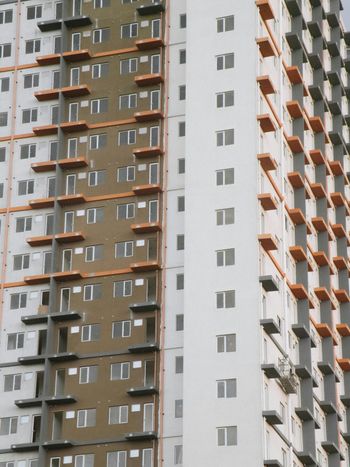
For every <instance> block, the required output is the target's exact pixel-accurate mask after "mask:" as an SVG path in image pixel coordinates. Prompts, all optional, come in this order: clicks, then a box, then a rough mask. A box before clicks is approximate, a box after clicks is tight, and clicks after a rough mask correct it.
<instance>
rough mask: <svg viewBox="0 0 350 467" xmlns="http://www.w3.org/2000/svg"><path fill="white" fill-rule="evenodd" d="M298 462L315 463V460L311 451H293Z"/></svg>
mask: <svg viewBox="0 0 350 467" xmlns="http://www.w3.org/2000/svg"><path fill="white" fill-rule="evenodd" d="M295 454H296V456H297V458H298V459H299V460H300V462H301V463H302V464H304V465H317V461H316V459H315V457H314V455H313V454H312V453H311V452H307V451H298V452H296V453H295Z"/></svg>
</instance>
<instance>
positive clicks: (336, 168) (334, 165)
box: [329, 161, 344, 176]
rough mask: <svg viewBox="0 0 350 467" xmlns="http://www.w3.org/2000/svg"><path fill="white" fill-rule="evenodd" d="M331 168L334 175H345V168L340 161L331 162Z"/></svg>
mask: <svg viewBox="0 0 350 467" xmlns="http://www.w3.org/2000/svg"><path fill="white" fill-rule="evenodd" d="M329 167H330V169H331V171H332V174H333V175H336V176H338V175H344V170H343V166H342V165H341V162H340V161H329Z"/></svg>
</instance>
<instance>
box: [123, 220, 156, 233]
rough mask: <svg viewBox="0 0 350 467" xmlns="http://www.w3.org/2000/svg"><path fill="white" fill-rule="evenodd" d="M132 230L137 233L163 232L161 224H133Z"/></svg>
mask: <svg viewBox="0 0 350 467" xmlns="http://www.w3.org/2000/svg"><path fill="white" fill-rule="evenodd" d="M130 227H131V230H133V231H134V232H135V233H151V232H159V231H161V230H162V228H161V225H160V223H159V222H144V223H142V224H131V226H130Z"/></svg>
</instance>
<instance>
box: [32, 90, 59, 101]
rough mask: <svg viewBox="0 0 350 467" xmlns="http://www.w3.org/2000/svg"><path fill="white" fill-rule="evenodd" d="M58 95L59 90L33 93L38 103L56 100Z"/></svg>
mask: <svg viewBox="0 0 350 467" xmlns="http://www.w3.org/2000/svg"><path fill="white" fill-rule="evenodd" d="M59 94H60V91H59V89H46V90H45V91H37V92H35V93H34V97H36V99H37V100H38V101H40V102H42V101H51V100H53V99H58V96H59Z"/></svg>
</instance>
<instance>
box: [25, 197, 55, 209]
mask: <svg viewBox="0 0 350 467" xmlns="http://www.w3.org/2000/svg"><path fill="white" fill-rule="evenodd" d="M54 204H55V198H53V197H51V198H38V199H32V200H31V201H29V206H30V207H31V208H32V209H44V208H51V207H53V205H54Z"/></svg>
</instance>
